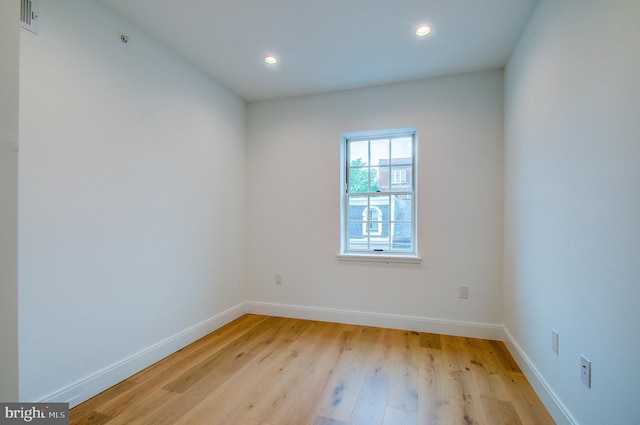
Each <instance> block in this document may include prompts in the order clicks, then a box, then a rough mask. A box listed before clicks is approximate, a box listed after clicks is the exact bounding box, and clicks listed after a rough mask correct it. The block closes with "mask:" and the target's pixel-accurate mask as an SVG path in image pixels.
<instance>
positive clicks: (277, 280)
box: [276, 273, 282, 285]
mask: <svg viewBox="0 0 640 425" xmlns="http://www.w3.org/2000/svg"><path fill="white" fill-rule="evenodd" d="M276 285H282V274H280V273H276Z"/></svg>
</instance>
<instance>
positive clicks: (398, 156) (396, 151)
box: [391, 137, 413, 164]
mask: <svg viewBox="0 0 640 425" xmlns="http://www.w3.org/2000/svg"><path fill="white" fill-rule="evenodd" d="M412 156H413V149H412V138H411V137H400V138H397V139H392V140H391V158H392V161H391V163H392V164H411V163H412V162H413V161H412V160H411V157H412Z"/></svg>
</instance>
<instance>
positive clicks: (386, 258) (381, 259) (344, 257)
mask: <svg viewBox="0 0 640 425" xmlns="http://www.w3.org/2000/svg"><path fill="white" fill-rule="evenodd" d="M338 260H340V261H371V262H376V263H387V264H389V263H410V264H419V263H421V262H422V258H420V257H418V256H410V255H378V254H338Z"/></svg>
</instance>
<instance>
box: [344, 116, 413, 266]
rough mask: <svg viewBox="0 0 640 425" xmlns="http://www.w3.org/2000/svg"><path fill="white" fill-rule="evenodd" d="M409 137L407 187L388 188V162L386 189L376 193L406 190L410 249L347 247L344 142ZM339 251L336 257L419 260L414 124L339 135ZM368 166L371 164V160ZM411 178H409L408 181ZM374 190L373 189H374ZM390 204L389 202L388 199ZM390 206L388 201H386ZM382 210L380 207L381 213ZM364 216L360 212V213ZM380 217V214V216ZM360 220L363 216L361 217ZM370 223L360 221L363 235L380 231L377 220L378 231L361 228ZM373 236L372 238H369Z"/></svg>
mask: <svg viewBox="0 0 640 425" xmlns="http://www.w3.org/2000/svg"><path fill="white" fill-rule="evenodd" d="M407 136H409V137H412V138H413V143H412V148H413V153H412V154H413V158H412V169H411V173H410V179H409V178H408V176H407V179H406V183H407V184H408V185H410V186H411V188H409V189H406V188H403V189H402V190H401V191H395V190H392V189H391V184H392V182H391V179H392V175H391V167H390V166H391V164H390V165H389V170H390V171H389V176H388V178H389V182H388V183H389V186H390V187H389V191H384V192H380V194H382V195H384V194H387V193H389V194H390V195H394V194H396V192H406V193H408V194H410V195H411V200H412V203H411V206H412V223H411V226H412V236H411V241H412V246H411V249H410V250H394V249H393V248H391V249H388V250H384V251H379V250H374V249H348V247H349V240H348V237H349V230H348V227H349V211H348V199H349V196H348V195H349V193H348V184H349V183H348V173H349V164H347V160H348V152H347V149H348V145H349V143H350V142H354V141H360V140H367V139H369V140H373V139H379V138H384V137H393V138H396V137H407ZM340 152H341V153H340V251H339V253H338V259H340V260H345V261H349V260H351V261H381V262H386V263H392V262H407V263H419V262H421V258H420V256H419V254H418V252H419V251H418V197H417V194H418V134H417V128H416V127H405V128H396V129H385V130H374V131H359V132H349V133H343V134H342V135H341V143H340ZM371 166H375V165H373V164H371ZM409 180H411V181H409ZM376 194H377V193H376ZM363 195H364V196H371V195H372V193H370V192H365V193H363ZM392 204H393V203H392ZM390 207H391V205H390ZM369 208H372V206H368V207H367V208H365V210H364V212H363V214H368V211H369ZM381 212H382V211H380V213H381ZM363 217H364V216H363ZM380 217H381V216H380ZM363 221H364V220H363ZM368 225H370V223H369V222H365V223H363V235H367V236H368V237H369V238H371V236H374V235H375V236H376V237H379V236H380V235H382V221H381V222H380V224H379V229H380V232H379V233H377V234H374V232H370V233H369V232H365V231H366V230H369V229H367V226H368ZM389 227H390V229H391V228H393V223H391V224H390V226H389ZM371 240H373V239H371Z"/></svg>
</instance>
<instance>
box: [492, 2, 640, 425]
mask: <svg viewBox="0 0 640 425" xmlns="http://www.w3.org/2000/svg"><path fill="white" fill-rule="evenodd" d="M639 16H640V2H637V1H622V0H617V1H608V2H604V1H600V0H581V1H556V0H542V1H541V2H540V3H539V4H538V6H537V9H536V10H535V12H534V14H533V16H532V18H531V20H530V22H529V24H528V27H527V29H526V31H525V32H524V34H523V36H522V38H521V40H520V41H519V44H518V46H517V48H516V50H515V52H514V54H513V55H512V57H511V59H510V61H509V64H508V68H507V72H506V83H505V86H506V103H505V112H506V115H505V124H506V126H505V143H506V148H505V275H504V276H505V290H504V322H505V325H506V328H507V330H508V332H509V333H510V335H511V336H512V342H514V343H515V344H517V346H519V348H520V350H521V352H522V353H523V354H524V355H525V356H526V357H527V358H528V361H529V362H530V365H531V367H532V368H533V369H534V370H535V371H536V372H537V373H538V374H539V376H540V377H541V378H542V381H544V382H545V383H546V385H548V387H549V388H550V389H551V392H552V393H553V394H554V395H555V396H556V397H557V401H558V402H559V404H560V406H561V408H563V409H565V414H566V416H567V421H566V422H568V421H573V422H575V423H580V424H582V425H589V424H593V425H600V424H605V423H606V424H620V425H623V424H629V425H630V424H636V423H638V417H639V416H640V404H638V399H639V398H640V390H639V389H638V388H639V387H638V381H639V380H640V368H639V367H638V353H640V326H639V325H638V324H639V323H640V309H639V308H638V302H639V301H640V284H639V283H640V222H639V219H640V120H639V119H638V113H639V111H640V27H638V25H637V18H638V17H639ZM552 328H555V329H556V330H557V331H559V333H560V353H559V355H555V354H554V353H553V352H552V351H551V329H552ZM581 354H584V355H586V356H587V357H588V358H589V359H590V360H591V361H592V367H593V382H592V388H591V389H587V388H586V387H585V386H583V385H582V383H581V382H580V360H579V359H580V355H581ZM536 380H537V379H533V381H534V383H535V381H536ZM553 409H555V408H553V407H552V410H553ZM557 418H558V417H557ZM558 422H559V423H565V421H564V420H563V421H560V420H559V421H558Z"/></svg>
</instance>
